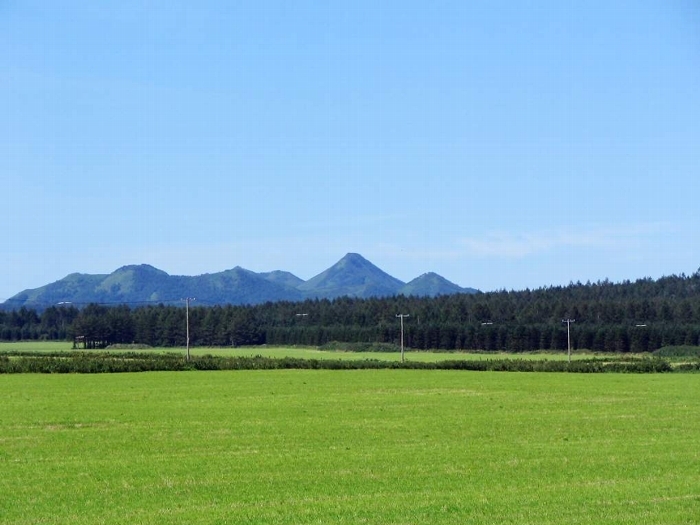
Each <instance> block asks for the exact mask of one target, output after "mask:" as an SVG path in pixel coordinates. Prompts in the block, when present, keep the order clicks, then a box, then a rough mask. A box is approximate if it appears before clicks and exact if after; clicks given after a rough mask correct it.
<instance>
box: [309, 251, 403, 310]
mask: <svg viewBox="0 0 700 525" xmlns="http://www.w3.org/2000/svg"><path fill="white" fill-rule="evenodd" d="M403 285H404V283H403V282H402V281H399V280H398V279H396V278H395V277H392V276H391V275H389V274H388V273H386V272H384V271H382V270H380V269H379V268H377V267H376V266H375V265H374V264H372V263H371V262H369V261H368V260H367V259H365V258H364V257H362V256H361V255H359V254H357V253H348V254H347V255H346V256H345V257H343V258H342V259H340V261H338V262H337V263H335V264H334V265H333V266H331V267H330V268H328V269H327V270H325V271H324V272H321V273H320V274H318V275H317V276H315V277H313V278H311V279H309V280H308V281H306V282H305V283H302V284H301V285H299V287H298V288H299V290H301V291H302V292H304V293H305V294H306V295H307V296H313V297H322V298H327V299H332V298H334V297H342V296H348V297H358V298H367V297H386V296H391V295H396V294H398V293H399V290H400V289H401V287H402V286H403Z"/></svg>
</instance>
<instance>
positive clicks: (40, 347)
mask: <svg viewBox="0 0 700 525" xmlns="http://www.w3.org/2000/svg"><path fill="white" fill-rule="evenodd" d="M12 351H22V352H37V353H39V352H71V351H73V349H72V346H71V343H68V342H55V341H38V342H35V341H31V342H19V343H8V342H0V352H12ZM122 351H123V352H133V351H134V350H131V349H123V350H119V349H116V350H115V349H110V350H109V352H116V353H119V352H122ZM137 351H143V352H159V353H179V354H182V355H183V356H184V355H185V348H148V349H144V350H137ZM190 355H193V356H203V355H215V356H245V357H251V356H256V355H260V356H263V357H273V358H282V357H296V358H299V359H358V360H359V359H381V360H385V361H399V360H400V359H401V354H400V353H399V352H344V351H330V350H319V349H317V348H311V347H278V346H267V345H264V346H253V347H242V348H233V347H222V348H212V347H193V348H191V349H190ZM594 355H595V354H593V353H591V352H587V351H583V352H573V353H572V356H571V358H572V359H587V358H590V357H592V356H594ZM601 355H606V356H610V355H611V354H601ZM618 355H621V354H618ZM405 358H406V359H407V360H410V361H424V362H431V361H447V360H456V359H465V360H466V359H468V360H483V359H549V360H558V361H560V360H565V359H567V358H568V356H567V354H566V352H541V353H540V352H530V353H518V354H514V353H508V352H488V353H483V352H482V353H477V352H429V351H420V352H418V351H410V350H408V351H406V352H405Z"/></svg>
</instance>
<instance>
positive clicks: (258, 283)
mask: <svg viewBox="0 0 700 525" xmlns="http://www.w3.org/2000/svg"><path fill="white" fill-rule="evenodd" d="M477 292H478V290H476V289H474V288H462V287H460V286H458V285H456V284H454V283H452V282H450V281H448V280H447V279H445V278H444V277H441V276H439V275H438V274H436V273H432V272H430V273H426V274H423V275H421V276H420V277H417V278H416V279H413V280H412V281H410V282H409V283H404V282H403V281H401V280H399V279H397V278H395V277H392V276H391V275H389V274H388V273H386V272H384V271H383V270H381V269H380V268H378V267H377V266H375V265H374V264H372V263H371V262H369V261H368V260H367V259H365V258H364V257H362V256H361V255H359V254H357V253H348V254H347V255H345V256H344V257H343V258H342V259H340V260H339V261H338V262H337V263H335V264H334V265H333V266H331V267H330V268H328V269H327V270H324V271H323V272H321V273H320V274H318V275H316V276H315V277H312V278H311V279H309V280H308V281H304V280H303V279H300V278H299V277H297V276H295V275H294V274H292V273H290V272H286V271H281V270H276V271H272V272H263V273H256V272H253V271H250V270H246V269H245V268H241V267H240V266H236V267H235V268H232V269H230V270H225V271H223V272H218V273H212V274H203V275H197V276H192V277H190V276H182V275H169V274H167V273H166V272H164V271H162V270H159V269H158V268H154V267H153V266H150V265H148V264H139V265H128V266H123V267H121V268H119V269H117V270H115V271H114V272H112V273H111V274H108V275H90V274H79V273H73V274H70V275H68V276H66V277H64V278H63V279H61V280H59V281H56V282H54V283H51V284H47V285H45V286H42V287H40V288H35V289H31V290H24V291H22V292H20V293H18V294H17V295H15V296H13V297H11V298H10V299H8V300H7V301H5V303H3V304H2V306H3V308H5V309H8V308H20V307H22V306H27V307H42V306H51V305H54V304H58V303H75V304H87V303H115V304H138V303H146V302H162V303H175V302H180V301H181V300H182V299H184V298H186V297H196V298H197V299H198V300H199V301H201V302H202V303H203V304H234V305H242V304H251V305H252V304H261V303H265V302H268V301H270V302H277V301H303V300H305V299H315V298H317V299H334V298H337V297H344V296H347V297H357V298H369V297H389V296H394V295H415V296H437V295H451V294H456V293H477Z"/></svg>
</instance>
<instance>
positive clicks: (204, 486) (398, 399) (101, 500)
mask: <svg viewBox="0 0 700 525" xmlns="http://www.w3.org/2000/svg"><path fill="white" fill-rule="evenodd" d="M0 396H1V399H2V400H3V401H2V404H0V467H1V469H2V475H1V476H0V522H1V523H3V524H8V525H9V524H17V525H19V524H23V525H24V524H69V523H70V524H95V523H102V524H123V523H130V524H133V523H139V524H150V523H164V524H166V523H167V524H172V523H181V524H185V523H187V524H212V523H221V524H224V523H231V524H234V523H235V524H239V523H242V524H311V523H326V524H327V523H346V524H356V523H371V524H397V525H398V524H454V523H470V524H518V525H523V524H538V525H540V524H562V523H567V524H591V525H593V524H596V525H597V524H623V523H624V524H634V525H639V524H691V523H693V524H694V523H697V522H698V518H699V517H700V417H698V414H699V413H700V382H699V381H698V376H697V375H694V374H672V375H669V374H654V375H632V374H630V375H627V374H625V375H617V374H595V375H587V374H556V373H549V374H536V373H532V374H519V373H490V372H477V373H471V372H454V371H415V370H363V371H320V370H312V371H309V370H275V371H242V372H180V373H170V372H160V373H140V374H114V375H72V374H70V375H25V374H19V375H9V376H0Z"/></svg>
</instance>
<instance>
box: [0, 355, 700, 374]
mask: <svg viewBox="0 0 700 525" xmlns="http://www.w3.org/2000/svg"><path fill="white" fill-rule="evenodd" d="M278 369H324V370H362V369H414V370H415V369H418V370H472V371H499V372H574V373H603V372H617V373H636V374H641V373H664V372H672V371H674V368H672V367H671V365H670V364H669V362H668V361H666V360H665V359H659V358H644V359H610V358H608V359H606V358H592V359H583V360H575V361H572V362H571V363H569V362H567V361H549V360H525V359H488V360H479V361H476V360H448V361H438V362H430V363H426V362H417V361H407V362H404V363H401V362H398V361H381V360H376V359H361V360H340V359H298V358H293V357H285V358H280V359H276V358H269V357H262V356H255V357H219V356H202V357H199V356H198V357H193V358H192V359H190V360H189V361H188V360H186V359H184V358H183V357H182V356H181V355H178V354H145V353H127V354H114V353H84V352H80V353H77V352H76V353H71V354H60V355H57V354H37V353H33V354H24V355H17V354H9V355H8V354H5V355H1V356H0V373H2V374H16V373H42V374H66V373H78V374H99V373H119V372H153V371H184V370H278ZM675 370H679V371H684V372H692V371H699V370H700V361H698V362H692V363H685V364H683V365H682V366H679V367H677V368H676V369H675Z"/></svg>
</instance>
